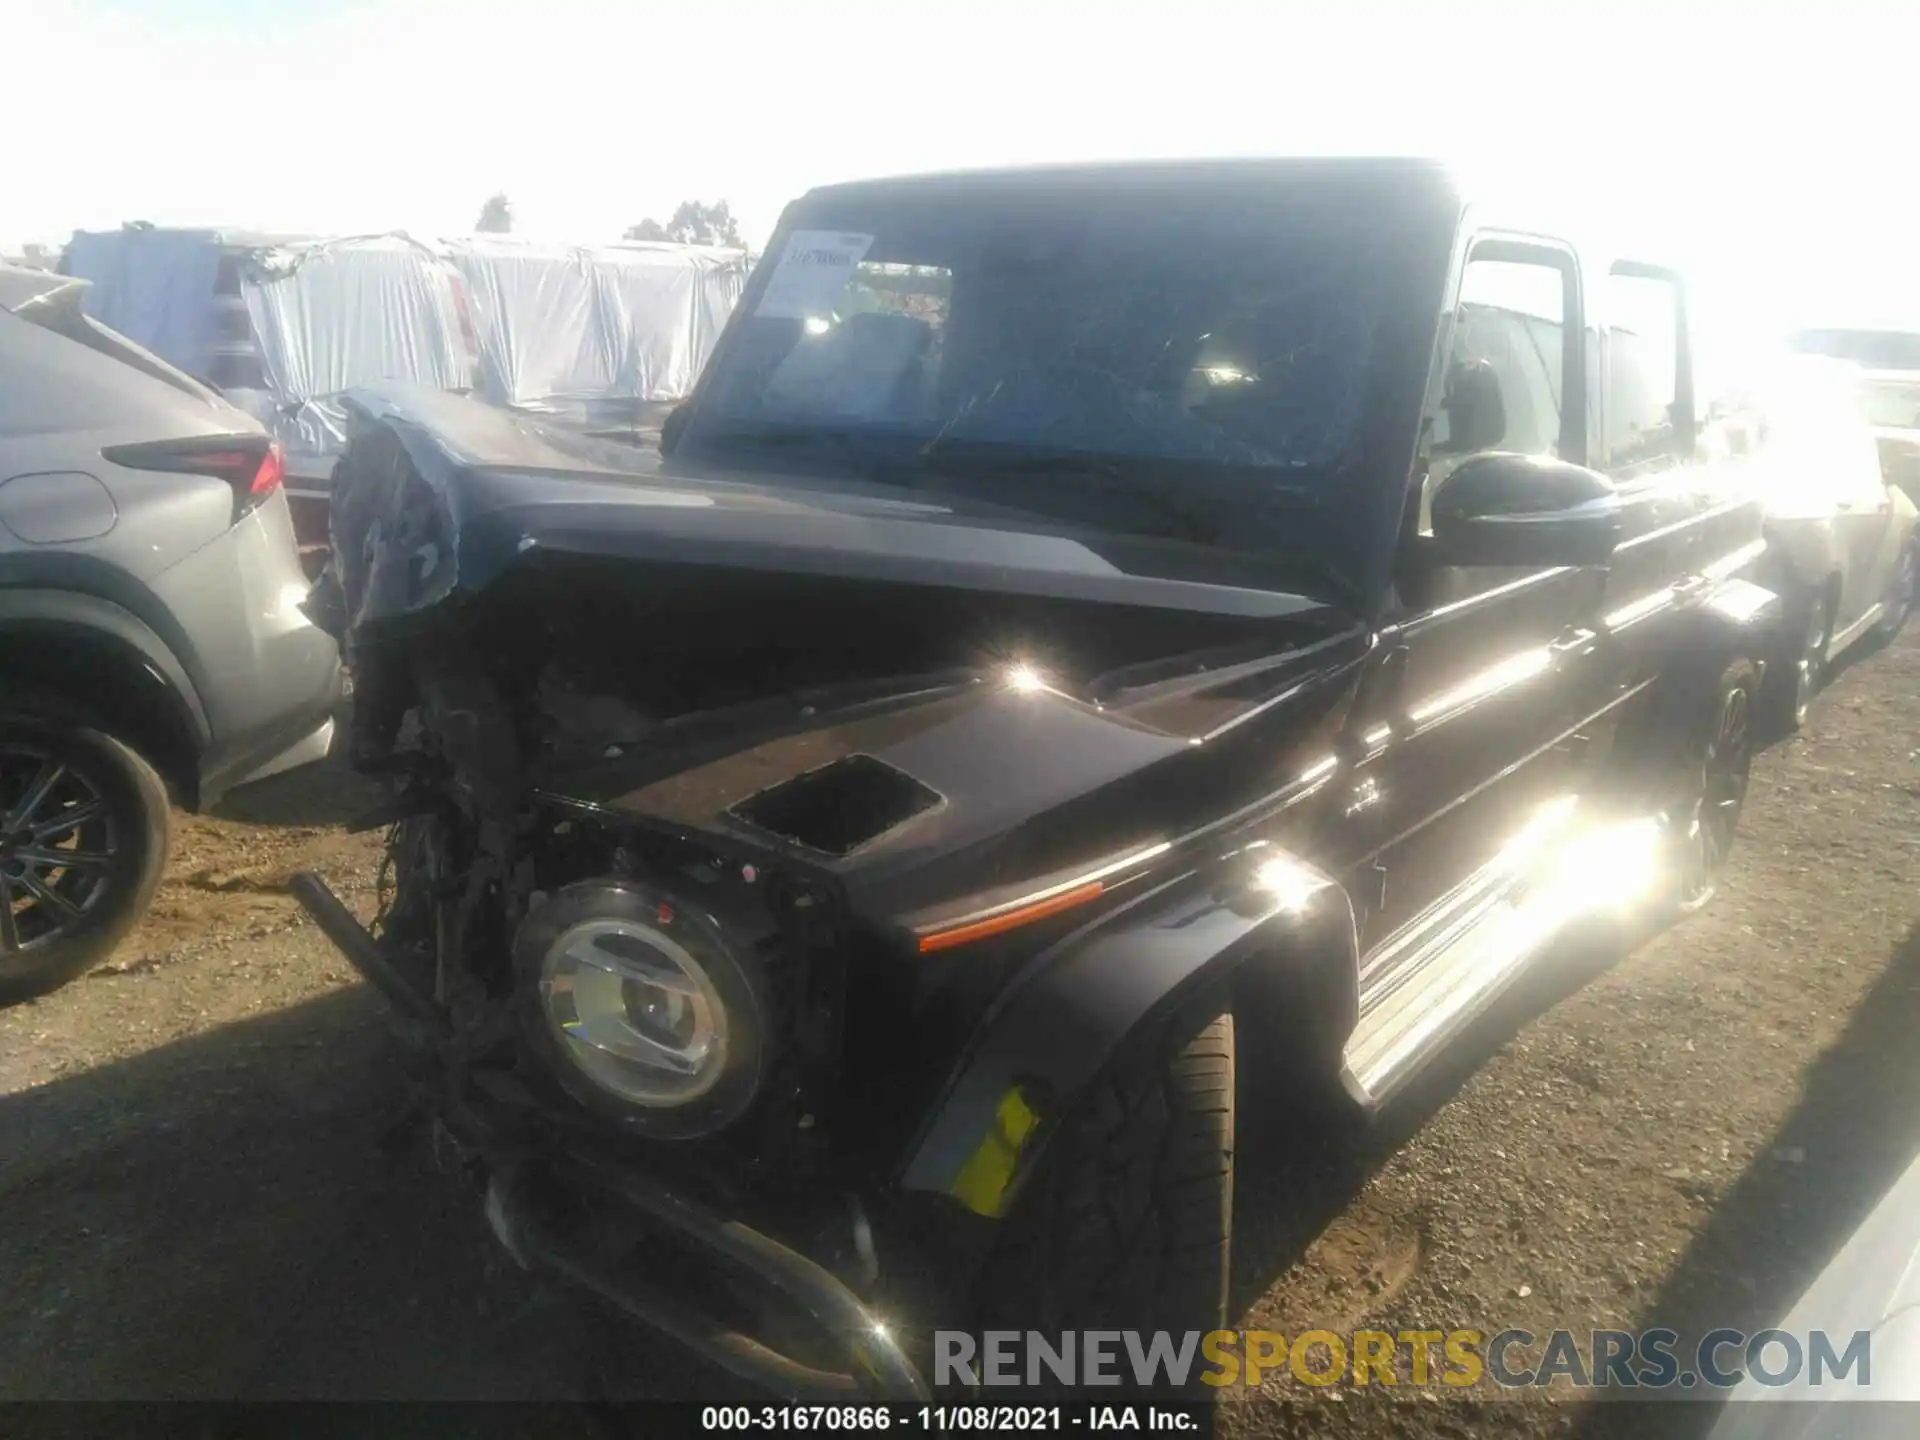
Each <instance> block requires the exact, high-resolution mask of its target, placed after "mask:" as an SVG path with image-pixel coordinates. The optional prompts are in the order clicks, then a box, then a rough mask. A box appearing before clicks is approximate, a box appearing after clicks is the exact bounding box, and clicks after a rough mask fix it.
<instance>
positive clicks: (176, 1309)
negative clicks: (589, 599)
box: [0, 627, 1920, 1437]
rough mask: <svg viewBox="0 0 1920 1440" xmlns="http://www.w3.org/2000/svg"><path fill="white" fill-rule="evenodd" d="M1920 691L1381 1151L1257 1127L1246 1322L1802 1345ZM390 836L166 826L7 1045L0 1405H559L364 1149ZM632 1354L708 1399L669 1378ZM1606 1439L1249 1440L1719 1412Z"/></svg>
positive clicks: (390, 1088) (1893, 1082) (1910, 640)
mask: <svg viewBox="0 0 1920 1440" xmlns="http://www.w3.org/2000/svg"><path fill="white" fill-rule="evenodd" d="M1916 689H1920V627H1916V628H1915V629H1914V630H1911V631H1910V632H1909V634H1908V636H1907V638H1906V639H1905V640H1904V641H1903V642H1902V643H1901V644H1900V645H1899V646H1898V647H1896V648H1895V649H1893V650H1892V651H1890V652H1888V653H1885V654H1880V655H1874V656H1869V657H1864V658H1862V659H1860V660H1859V661H1858V662H1857V663H1855V664H1853V665H1851V666H1850V667H1848V668H1846V669H1845V670H1843V671H1842V672H1841V673H1840V674H1839V675H1838V676H1837V677H1836V678H1835V680H1834V681H1833V683H1832V685H1831V687H1830V689H1829V690H1828V692H1827V693H1826V694H1825V695H1824V696H1823V697H1822V699H1821V701H1820V703H1819V704H1818V705H1817V707H1816V709H1815V711H1814V713H1813V716H1812V718H1811V720H1810V722H1809V725H1808V727H1807V729H1806V731H1805V732H1804V733H1803V734H1802V735H1801V736H1799V737H1798V738H1796V739H1793V740H1791V741H1788V742H1786V743H1783V744H1781V745H1779V746H1777V747H1775V748H1774V749H1772V750H1771V751H1769V752H1768V753H1767V754H1765V755H1764V756H1762V757H1761V759H1760V761H1759V762H1758V764H1757V766H1756V769H1755V774H1754V783H1753V789H1752V794H1751V799H1750V802H1749V806H1748V810H1747V814H1746V820H1745V822H1744V825H1743V829H1742V835H1741V840H1740V844H1739V847H1738V850H1737V853H1736V859H1735V862H1734V864H1733V866H1732V869H1731V873H1730V875H1729V876H1728V879H1727V882H1726V885H1725V888H1724V893H1723V894H1722V895H1721V896H1720V897H1719V898H1718V899H1717V900H1716V901H1715V902H1714V903H1713V904H1712V905H1711V906H1710V907H1709V908H1708V909H1707V910H1705V911H1704V912H1703V913H1701V914H1698V915H1696V916H1694V917H1692V918H1691V919H1689V920H1687V921H1686V922H1684V923H1683V924H1681V925H1680V926H1678V927H1676V928H1675V929H1673V930H1671V931H1669V932H1668V933H1666V934H1664V935H1662V936H1659V937H1657V938H1655V939H1653V940H1652V941H1651V942H1649V943H1646V944H1644V945H1642V946H1640V947H1639V948H1638V949H1636V950H1635V951H1634V952H1633V953H1631V954H1629V955H1627V956H1625V957H1624V958H1622V957H1620V956H1618V955H1607V954H1599V953H1595V954H1571V955H1567V956H1564V957H1561V958H1559V959H1557V960H1556V961H1555V962H1554V963H1552V964H1550V965H1547V966H1544V967H1539V968H1537V970H1536V973H1535V974H1534V975H1532V976H1531V977H1530V979H1529V981H1528V982H1527V984H1526V985H1525V986H1524V987H1523V988H1522V989H1521V990H1519V991H1517V992H1515V993H1514V994H1512V995H1511V996H1510V997H1509V1000H1508V1001H1507V1003H1505V1004H1503V1006H1502V1007H1501V1009H1500V1011H1499V1013H1497V1014H1495V1015H1492V1016H1490V1017H1488V1019H1487V1021H1486V1022H1485V1023H1484V1024H1483V1025H1482V1026H1481V1027H1480V1030H1479V1031H1478V1033H1476V1035H1474V1036H1473V1037H1471V1038H1470V1040H1469V1041H1468V1043H1466V1044H1464V1045H1462V1046H1460V1047H1459V1049H1458V1052H1457V1056H1456V1058H1455V1059H1454V1060H1453V1061H1451V1062H1450V1063H1449V1064H1448V1065H1447V1066H1446V1067H1445V1069H1444V1073H1439V1074H1434V1075H1432V1076H1430V1077H1428V1079H1427V1080H1425V1081H1423V1083H1422V1084H1421V1086H1420V1087H1419V1089H1418V1091H1417V1092H1416V1093H1414V1094H1412V1095H1410V1096H1409V1097H1408V1098H1407V1099H1406V1101H1405V1102H1404V1103H1401V1104H1399V1105H1398V1107H1397V1108H1396V1110H1395V1111H1394V1112H1393V1113H1392V1114H1390V1115H1388V1116H1386V1117H1383V1120H1382V1122H1381V1123H1380V1124H1379V1125H1378V1126H1376V1127H1375V1128H1374V1129H1372V1130H1371V1131H1367V1132H1363V1133H1353V1132H1347V1131H1339V1130H1329V1129H1324V1128H1303V1127H1301V1126H1300V1125H1298V1124H1297V1123H1296V1122H1295V1121H1294V1120H1292V1119H1290V1118H1288V1117H1284V1116H1279V1115H1275V1114H1273V1113H1271V1112H1264V1111H1252V1112H1251V1113H1247V1114H1245V1115H1244V1118H1243V1122H1242V1147H1241V1148H1242V1153H1243V1160H1242V1175H1241V1189H1240V1195H1239V1198H1238V1207H1237V1209H1238V1227H1239V1228H1238V1235H1237V1244H1236V1250H1237V1255H1236V1275H1235V1305H1236V1310H1237V1312H1238V1315H1239V1322H1238V1323H1240V1324H1243V1325H1245V1326H1248V1327H1255V1326H1259V1327H1266V1328H1274V1329H1279V1330H1282V1331H1285V1332H1287V1333H1289V1334H1292V1333H1297V1332H1298V1331H1300V1330H1302V1329H1307V1328H1327V1329H1332V1330H1336V1331H1338V1330H1343V1329H1351V1328H1356V1327H1368V1328H1379V1329H1385V1330H1397V1329H1420V1328H1428V1329H1440V1328H1453V1327H1459V1326H1472V1327H1478V1328H1482V1329H1484V1330H1486V1331H1489V1332H1491V1331H1495V1330H1498V1329H1502V1328H1506V1327H1509V1326H1519V1327H1524V1328H1526V1329H1528V1330H1532V1331H1534V1332H1536V1333H1545V1332H1547V1331H1550V1330H1552V1329H1554V1328H1555V1327H1557V1326H1567V1327H1570V1328H1574V1329H1577V1330H1582V1331H1584V1330H1589V1329H1592V1328H1595V1327H1602V1326H1604V1327H1618V1328H1625V1329H1635V1328H1640V1327H1644V1326H1649V1325H1656V1324H1666V1325H1671V1326H1672V1327H1673V1328H1675V1329H1677V1330H1679V1331H1680V1332H1681V1333H1682V1334H1683V1335H1696V1334H1698V1333H1700V1332H1702V1331H1704V1330H1705V1329H1708V1328H1711V1327H1713V1326H1716V1325H1729V1326H1735V1327H1739V1328H1743V1329H1747V1330H1755V1329H1759V1328H1763V1327H1764V1326H1765V1325H1766V1324H1768V1323H1771V1322H1772V1321H1773V1320H1775V1319H1777V1318H1778V1317H1779V1316H1780V1315H1782V1314H1784V1312H1785V1311H1786V1310H1787V1309H1788V1308H1789V1306H1790V1305H1791V1304H1792V1302H1793V1301H1794V1299H1795V1298H1796V1297H1797V1296H1798V1294H1799V1293H1800V1291H1801V1289H1802V1288H1804V1286H1805V1284H1806V1283H1807V1282H1808V1281H1809V1280H1810V1279H1811V1278H1812V1276H1813V1275H1814V1273H1815V1272H1816V1271H1817V1270H1818V1269H1819V1268H1820V1266H1821V1265H1822V1264H1824V1263H1825V1261H1826V1260H1827V1259H1828V1258H1829V1257H1830V1256H1831V1255H1832V1253H1833V1251H1834V1250H1835V1249H1836V1248H1837V1246H1838V1245H1839V1243H1840V1242H1841V1241H1842V1240H1843V1239H1844V1238H1845V1236H1846V1235H1847V1233H1848V1232H1849V1231H1850V1229H1851V1228H1852V1226H1853V1225H1854V1224H1855V1223H1857V1222H1858V1220H1859V1219H1861V1218H1862V1217H1863V1216H1864V1215H1865V1213H1866V1212H1867V1211H1868V1210H1869V1209H1870V1208H1871V1206H1872V1205H1873V1203H1874V1202H1875V1200H1876V1199H1877V1198H1878V1197H1879V1196H1880V1194H1881V1193H1882V1192H1883V1191H1884V1190H1885V1188H1886V1187H1887V1185H1888V1184H1889V1183H1890V1182H1891V1181H1892V1179H1893V1178H1894V1177H1895V1176H1896V1175H1897V1174H1898V1173H1899V1172H1900V1171H1901V1170H1902V1169H1903V1168H1904V1167H1905V1165H1906V1164H1907V1162H1908V1161H1909V1160H1910V1159H1911V1158H1912V1157H1913V1155H1914V1154H1915V1153H1916V1151H1920V1047H1916V1046H1915V1044H1914V1039H1913V1037H1914V1036H1915V1034H1916V1033H1920V929H1917V928H1916V920H1917V919H1920V894H1917V893H1916V887H1915V884H1914V879H1915V876H1916V874H1920V865H1916V859H1920V856H1916V853H1915V851H1916V847H1920V825H1917V824H1916V821H1917V820H1920V735H1916V732H1915V729H1914V727H1913V724H1912V717H1913V715H1914V708H1913V707H1914V696H1915V692H1916ZM365 798H366V792H365V791H364V789H363V788H362V787H361V786H360V785H359V784H358V783H357V782H356V781H354V779H353V778H352V777H351V776H350V775H347V774H345V773H343V772H342V771H340V770H338V769H335V768H331V767H320V768H316V769H314V770H311V771H308V772H304V773H302V774H298V775H295V776H291V777H283V779H282V780H280V781H277V782H268V783H267V784H266V785H264V786H261V787H256V788H255V789H254V790H252V791H250V792H248V793H247V794H245V795H244V796H242V797H240V798H237V799H236V800H235V801H234V802H232V803H231V804H230V805H229V806H228V807H227V809H226V810H225V811H224V812H223V813H222V815H221V816H219V817H218V818H210V819H193V820H183V821H182V822H181V824H180V828H179V830H178V833H177V836H176V851H175V855H174V859H173V863H172V867H171V870H170V873H169V877H168V880H167V883H166V886H165V888H164V889H163V891H162V893H161V896H160V899H159V901H158V903H157V904H156V905H155V907H154V910H153V913H152V916H151V917H150V919H149V920H148V922H147V923H146V924H145V925H144V926H143V927H142V929H141V930H140V931H139V932H138V933H137V934H136V935H135V936H133V937H132V938H131V939H130V940H129V941H128V942H127V943H126V944H125V945H124V946H122V948H121V950H120V951H119V953H118V954H117V955H116V956H115V957H114V959H113V960H112V962H111V963H109V964H108V965H106V966H104V967H103V968H101V969H100V970H98V971H96V972H95V973H94V974H92V975H91V976H89V977H87V978H85V979H84V980H82V981H80V982H78V983H76V984H74V985H72V986H70V987H68V988H67V989H66V990H64V991H61V992H59V993H58V994H55V995H53V996H51V997H48V998H46V999H44V1000H41V1001H38V1002H36V1003H32V1004H28V1005H24V1006H19V1007H16V1008H14V1009H12V1010H10V1011H6V1012H0V1157H4V1158H3V1159H0V1217H3V1218H0V1277H4V1281H3V1283H0V1400H7V1399H27V1398H38V1397H49V1398H51V1397H63V1398H175V1399H192V1398H217V1399H233V1398H244V1399H255V1398H257V1399H281V1398H295V1397H316V1398H318V1397H327V1398H340V1399H355V1400H378V1399H470V1400H493V1399H563V1398H567V1397H569V1396H571V1395H572V1394H573V1393H574V1390H573V1387H574V1385H575V1383H576V1381H577V1378H578V1374H579V1369H580V1367H579V1365H578V1364H577V1363H575V1362H576V1359H577V1352H578V1350H579V1347H580V1346H581V1345H582V1344H583V1343H584V1341H583V1336H582V1333H581V1330H580V1328H579V1327H580V1324H581V1322H580V1321H579V1319H578V1318H577V1317H576V1316H574V1315H573V1314H572V1313H571V1312H570V1311H569V1310H568V1309H567V1308H566V1307H564V1306H561V1305H559V1304H556V1303H554V1302H553V1301H551V1300H549V1299H546V1298H544V1297H542V1296H540V1295H538V1294H537V1293H534V1292H533V1291H531V1290H529V1289H528V1288H527V1287H525V1286H524V1285H522V1284H521V1283H520V1282H519V1281H518V1279H517V1277H513V1276H511V1275H508V1274H506V1273H505V1272H504V1265H505V1262H504V1261H503V1259H502V1258H501V1257H499V1256H498V1255H496V1254H495V1252H494V1247H493V1245H492V1242H491V1241H490V1239H489V1238H488V1237H487V1235H486V1234H485V1229H484V1224H483V1222H482V1221H481V1220H480V1218H479V1215H478V1211H477V1206H476V1205H475V1204H474V1203H473V1198H472V1196H471V1195H470V1194H469V1193H468V1192H467V1190H465V1189H464V1188H463V1186H462V1185H461V1184H460V1183H459V1181H458V1180H457V1178H456V1177H453V1176H448V1175H440V1174H435V1173H433V1169H432V1167H431V1165H430V1164H426V1163H423V1160H424V1158H425V1157H423V1156H422V1155H420V1154H408V1155H403V1156H399V1157H392V1156H389V1155H387V1154H385V1153H383V1152H382V1151H381V1150H380V1149H379V1148H378V1146H377V1145H376V1143H375V1141H376V1138H377V1136H378V1134H379V1132H380V1130H381V1128H382V1125H383V1123H384V1121H385V1120H386V1118H387V1116H388V1114H389V1108H388V1107H389V1105H390V1103H391V1100H392V1097H393V1094H394V1090H395V1080H394V1076H393V1073H392V1065H393V1061H392V1058H391V1056H390V1053H389V1050H388V1048H387V1044H386V1041H385V1038H384V1034H383V1032H382V1030H381V1028H380V1026H379V1024H378V1023H377V1019H376V1010H377V1002H376V1001H375V1000H374V999H373V997H371V996H370V995H369V993H368V992H367V991H366V989H365V988H364V987H363V986H361V985H359V984H358V983H357V982H356V981H355V979H354V977H353V976H352V973H351V971H350V970H349V969H348V967H347V966H346V965H345V964H344V963H343V962H342V961H340V960H339V959H338V958H337V957H336V956H335V955H334V954H333V952H332V951H331V950H330V949H329V948H328V947H327V946H326V945H325V944H324V942H322V941H321V939H320V938H319V936H318V935H317V933H316V932H315V931H314V930H313V928H312V927H311V926H310V925H308V924H306V923H305V922H304V920H303V919H302V918H301V917H300V916H299V915H298V913H297V911H296V909H295V907H294V905H293V903H292V902H291V900H290V899H289V898H288V896H287V895H286V893H285V883H286V879H287V876H288V875H289V874H290V873H291V872H292V871H293V870H295V869H299V868H315V869H318V870H320V871H322V872H323V873H324V874H326V875H327V876H328V877H329V878H330V880H331V881H332V882H333V883H334V885H335V886H336V888H337V889H339V890H340V891H341V892H342V894H343V895H345V896H346V898H347V899H348V901H349V903H352V904H355V905H356V906H359V907H361V908H362V909H365V908H367V907H368V906H369V905H370V903H371V900H372V886H373V880H374V875H375V871H376V867H377V848H376V842H375V840H374V838H373V837H370V836H361V837H356V836H351V835H348V834H347V833H345V831H344V830H343V829H342V822H343V821H344V820H345V819H346V818H348V817H349V816H350V815H351V814H352V813H354V812H355V810H356V809H357V808H358V807H359V806H360V805H362V804H363V803H364V801H365ZM623 1343H624V1342H623ZM625 1353H626V1355H627V1357H628V1361H629V1363H630V1365H631V1367H632V1369H633V1370H634V1372H635V1373H636V1375H641V1376H644V1375H647V1374H652V1373H656V1372H657V1373H658V1374H660V1375H662V1376H683V1377H684V1376H685V1375H686V1374H687V1368H686V1362H685V1360H684V1359H682V1358H680V1356H679V1355H678V1352H675V1351H673V1350H671V1349H663V1348H662V1347H661V1346H660V1345H659V1344H658V1343H657V1342H651V1341H647V1340H644V1339H638V1338H636V1339H635V1340H634V1341H633V1343H632V1344H631V1346H629V1347H628V1348H627V1349H626V1351H625ZM645 1383H646V1382H645V1381H644V1380H643V1381H642V1384H643V1385H644V1384H645ZM1303 1397H1306V1398H1309V1399H1310V1400H1311V1404H1310V1405H1308V1406H1306V1407H1304V1408H1302V1407H1301V1406H1300V1405H1299V1403H1298V1402H1300V1401H1301V1400H1302V1399H1303ZM1610 1412H1611V1413H1610ZM1621 1412H1622V1407H1609V1406H1604V1405H1602V1406H1598V1407H1593V1408H1590V1409H1581V1408H1579V1407H1576V1406H1574V1405H1571V1404H1569V1403H1566V1402H1564V1401H1562V1400H1557V1399H1553V1398H1548V1397H1543V1396H1541V1397H1528V1398H1523V1399H1500V1400H1496V1401H1495V1402H1494V1403H1492V1404H1490V1405H1487V1406H1485V1407H1483V1408H1480V1409H1477V1410H1472V1411H1470V1410H1468V1409H1467V1408H1466V1407H1465V1406H1464V1405H1462V1404H1461V1403H1459V1402H1458V1401H1455V1400H1451V1399H1447V1398H1436V1396H1435V1395H1434V1394H1433V1393H1432V1392H1420V1393H1413V1392H1409V1391H1408V1390H1405V1389H1402V1390H1399V1391H1391V1390H1383V1389H1379V1388H1371V1389H1367V1390H1361V1391H1342V1390H1338V1389H1336V1390H1333V1391H1331V1392H1326V1391H1321V1392H1314V1393H1313V1394H1312V1395H1311V1396H1310V1397H1307V1396H1306V1392H1305V1391H1303V1389H1302V1387H1300V1386H1299V1385H1297V1384H1295V1383H1293V1382H1291V1381H1290V1380H1287V1379H1285V1378H1284V1377H1281V1378H1277V1379H1275V1380H1274V1381H1272V1382H1271V1383H1270V1384H1269V1385H1268V1386H1267V1387H1265V1388H1263V1389H1262V1390H1261V1391H1260V1392H1258V1393H1256V1394H1254V1395H1253V1396H1251V1397H1250V1398H1247V1399H1245V1400H1244V1401H1242V1402H1239V1403H1236V1404H1235V1405H1234V1406H1233V1407H1232V1408H1231V1409H1230V1411H1229V1412H1228V1413H1227V1415H1226V1417H1225V1428H1226V1429H1227V1430H1228V1431H1229V1432H1230V1433H1238V1434H1244V1435H1249V1436H1268V1435H1276V1436H1277V1435H1295V1434H1301V1435H1304V1434H1308V1433H1314V1434H1335V1435H1345V1436H1356V1437H1374V1436H1387V1435H1396V1436H1426V1435H1434V1436H1442V1435H1445V1436H1465V1435H1479V1434H1513V1435H1544V1434H1556V1435H1557V1434H1565V1433H1570V1432H1583V1433H1602V1434H1604V1433H1612V1432H1618V1433H1622V1434H1627V1433H1631V1434H1636V1435H1637V1434H1649V1433H1662V1434H1672V1435H1676V1436H1678V1435H1688V1434H1699V1433H1701V1432H1702V1431H1703V1430H1704V1428H1705V1422H1706V1421H1708V1420H1709V1419H1710V1418H1711V1413H1712V1412H1711V1407H1708V1406H1704V1405H1669V1406H1663V1407H1658V1410H1657V1412H1655V1411H1648V1410H1644V1409H1640V1408H1637V1407H1636V1409H1635V1410H1634V1412H1633V1415H1632V1418H1631V1420H1630V1421H1629V1420H1627V1419H1626V1418H1625V1417H1624V1416H1623V1414H1622V1413H1621ZM477 1425H478V1422H477V1421H476V1422H473V1423H469V1424H468V1425H467V1426H466V1427H465V1428H466V1429H468V1430H469V1431H470V1432H471V1431H474V1430H475V1429H476V1428H477ZM388 1428H389V1431H390V1430H391V1427H388ZM509 1428H512V1427H511V1424H509Z"/></svg>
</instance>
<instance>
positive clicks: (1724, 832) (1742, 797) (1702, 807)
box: [1674, 685, 1753, 910]
mask: <svg viewBox="0 0 1920 1440" xmlns="http://www.w3.org/2000/svg"><path fill="white" fill-rule="evenodd" d="M1749 711H1750V706H1749V703H1748V695H1747V690H1746V687H1744V686H1741V685H1734V686H1730V687H1729V688H1728V689H1727V691H1726V693H1725V694H1724V695H1722V696H1721V700H1720V708H1719V712H1718V714H1717V715H1716V717H1715V721H1714V727H1713V733H1712V736H1711V738H1710V739H1709V740H1708V741H1707V745H1706V748H1705V749H1704V751H1703V752H1702V753H1701V755H1700V760H1699V764H1698V766H1697V768H1696V769H1695V771H1694V775H1693V783H1692V784H1691V785H1690V786H1689V789H1690V790H1691V791H1692V792H1693V793H1692V794H1691V795H1689V796H1688V798H1687V800H1686V801H1685V802H1684V803H1683V804H1682V805H1681V806H1680V807H1679V810H1678V813H1677V814H1676V815H1675V817H1674V819H1675V825H1674V829H1675V833H1676V838H1677V839H1678V841H1679V846H1678V848H1679V855H1678V860H1679V882H1678V889H1679V901H1680V905H1681V907H1682V908H1683V909H1687V910H1695V909H1698V908H1699V907H1700V906H1702V905H1704V904H1705V903H1706V902H1707V900H1709V899H1710V898H1711V897H1712V895H1713V892H1714V889H1715V886H1716V884H1717V882H1718V878H1719V874H1720V871H1721V869H1722V868H1723V867H1724V866H1725V865H1726V863H1727V857H1728V855H1729V854H1731V853H1732V851H1733V834H1734V830H1735V828H1736V827H1737V826H1738V825H1739V823H1740V812H1741V810H1742V808H1743V807H1744V806H1745V805H1746V800H1747V780H1748V776H1749V775H1750V774H1751V772H1752V769H1753V733H1752V730H1753V727H1752V718H1751V715H1750V713H1749Z"/></svg>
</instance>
